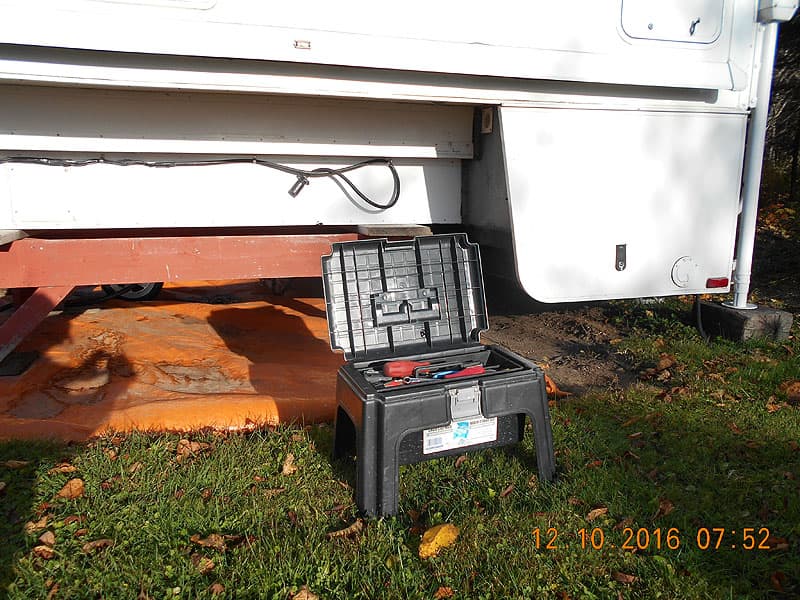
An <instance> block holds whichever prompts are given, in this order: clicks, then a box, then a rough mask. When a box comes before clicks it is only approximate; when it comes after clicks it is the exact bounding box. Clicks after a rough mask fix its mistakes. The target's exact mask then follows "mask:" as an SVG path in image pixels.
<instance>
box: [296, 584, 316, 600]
mask: <svg viewBox="0 0 800 600" xmlns="http://www.w3.org/2000/svg"><path fill="white" fill-rule="evenodd" d="M289 600H319V596H317V595H316V594H315V593H314V592H312V591H311V590H310V589H308V586H306V585H304V586H303V587H301V588H300V589H299V590H298V591H297V593H296V594H292V595H291V596H290V597H289Z"/></svg>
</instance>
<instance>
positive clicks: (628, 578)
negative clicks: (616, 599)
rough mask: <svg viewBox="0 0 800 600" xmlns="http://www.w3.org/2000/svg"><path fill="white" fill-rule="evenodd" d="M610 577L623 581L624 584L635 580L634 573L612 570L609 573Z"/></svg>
mask: <svg viewBox="0 0 800 600" xmlns="http://www.w3.org/2000/svg"><path fill="white" fill-rule="evenodd" d="M611 577H612V578H613V579H614V581H618V582H620V583H624V584H625V585H630V584H632V583H634V582H635V581H636V577H635V576H634V575H628V574H627V573H622V572H620V571H614V572H613V573H611Z"/></svg>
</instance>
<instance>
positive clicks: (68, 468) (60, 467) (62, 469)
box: [47, 463, 78, 475]
mask: <svg viewBox="0 0 800 600" xmlns="http://www.w3.org/2000/svg"><path fill="white" fill-rule="evenodd" d="M77 470H78V467H76V466H75V465H71V464H69V463H59V464H57V465H56V466H55V467H53V468H52V469H50V470H49V471H47V474H48V475H55V474H56V473H74V472H75V471H77Z"/></svg>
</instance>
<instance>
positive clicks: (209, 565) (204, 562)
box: [191, 552, 215, 575]
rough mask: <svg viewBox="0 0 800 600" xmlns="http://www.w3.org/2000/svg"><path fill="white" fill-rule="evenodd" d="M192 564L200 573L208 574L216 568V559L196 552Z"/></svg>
mask: <svg viewBox="0 0 800 600" xmlns="http://www.w3.org/2000/svg"><path fill="white" fill-rule="evenodd" d="M191 561H192V566H194V568H195V569H197V571H198V572H199V573H200V575H207V574H208V573H210V572H211V571H213V570H214V566H215V565H214V561H213V560H211V559H210V558H208V557H207V556H202V555H200V554H197V553H196V552H195V553H194V554H192V558H191Z"/></svg>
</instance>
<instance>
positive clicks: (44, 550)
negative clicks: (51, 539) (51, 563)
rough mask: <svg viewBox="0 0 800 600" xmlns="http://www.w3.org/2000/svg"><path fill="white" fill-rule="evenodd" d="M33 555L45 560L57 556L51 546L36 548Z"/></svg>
mask: <svg viewBox="0 0 800 600" xmlns="http://www.w3.org/2000/svg"><path fill="white" fill-rule="evenodd" d="M33 553H34V554H35V555H36V556H38V557H39V558H43V559H44V560H50V559H51V558H53V557H54V556H55V554H56V553H55V552H54V551H53V549H52V548H51V547H50V546H34V547H33Z"/></svg>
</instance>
